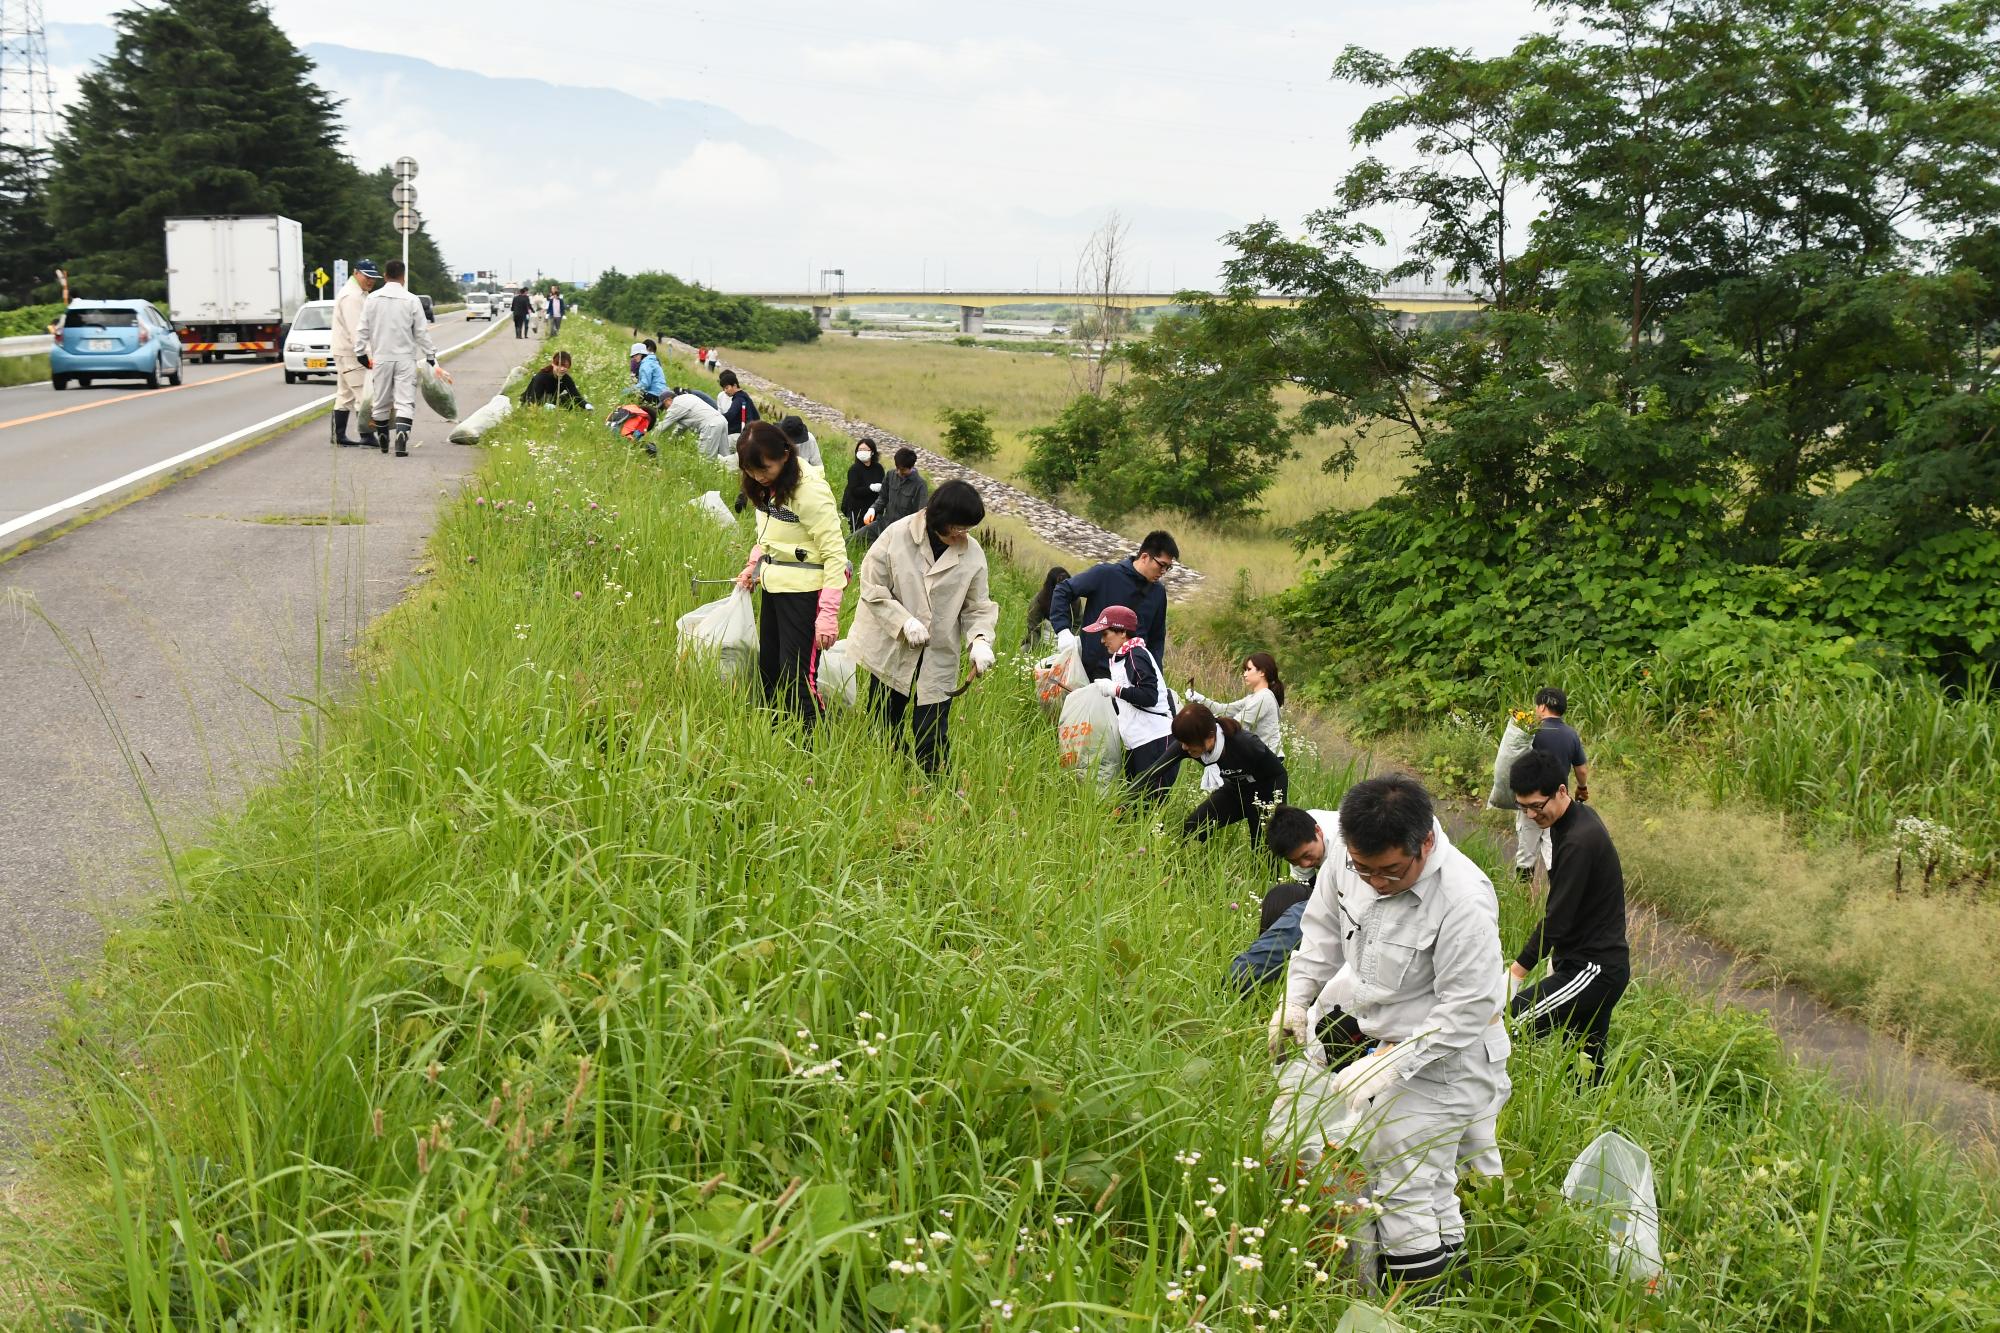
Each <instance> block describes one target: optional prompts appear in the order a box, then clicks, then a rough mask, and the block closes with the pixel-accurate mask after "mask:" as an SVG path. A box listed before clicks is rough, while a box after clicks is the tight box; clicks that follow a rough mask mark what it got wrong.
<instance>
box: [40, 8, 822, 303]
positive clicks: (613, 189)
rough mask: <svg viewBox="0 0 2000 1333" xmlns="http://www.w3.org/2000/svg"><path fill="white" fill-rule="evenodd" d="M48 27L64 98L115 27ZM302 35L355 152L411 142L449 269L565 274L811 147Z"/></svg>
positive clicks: (696, 213)
mask: <svg viewBox="0 0 2000 1333" xmlns="http://www.w3.org/2000/svg"><path fill="white" fill-rule="evenodd" d="M48 39H49V64H50V68H51V71H52V73H53V74H54V76H55V82H56V85H57V95H58V97H61V98H64V99H67V98H68V97H70V96H73V95H74V92H75V88H76V82H77V79H78V78H79V77H80V76H81V75H82V73H83V71H84V69H86V68H87V67H88V66H89V65H91V64H93V63H95V62H96V61H98V60H101V59H103V58H104V57H106V56H108V55H110V54H111V52H112V49H113V47H114V45H115V40H116V34H115V33H114V31H113V30H112V29H111V28H110V27H108V26H106V25H103V24H95V23H51V24H49V25H48ZM304 50H305V53H306V54H307V55H308V56H310V57H311V58H312V60H313V61H314V63H315V64H316V65H318V67H319V70H318V81H319V83H320V85H321V86H322V87H324V88H325V89H326V90H327V91H328V92H330V93H332V94H333V95H334V96H336V97H338V98H341V99H342V100H343V101H344V102H345V103H346V105H345V106H344V107H343V108H342V117H343V119H344V122H345V125H346V130H347V134H346V138H347V145H348V151H349V153H350V154H352V156H353V157H354V159H355V161H356V162H357V163H359V164H360V165H361V166H362V167H363V168H364V169H370V168H374V167H376V166H380V165H382V164H383V163H386V162H390V161H393V160H394V159H395V158H396V157H398V156H400V155H401V154H404V153H409V154H411V155H413V156H414V157H416V159H417V161H418V163H419V167H420V174H419V176H418V179H417V193H418V207H419V208H420V209H421V211H422V212H423V214H424V219H425V223H426V225H427V226H428V227H429V229H430V232H431V234H432V236H434V237H435V238H436V239H437V241H438V244H439V245H440V246H441V247H443V249H444V251H445V254H446V256H447V258H449V260H450V261H451V263H452V264H453V266H454V267H456V268H460V269H498V270H503V271H511V272H518V273H519V274H520V275H522V276H526V275H528V274H531V273H533V272H534V271H536V269H537V268H539V269H540V270H541V271H544V272H547V273H549V274H552V275H554V276H557V277H562V278H568V277H569V276H570V274H571V268H572V265H573V264H574V266H575V267H576V269H577V275H578V276H579V277H583V278H589V277H590V276H592V275H593V274H594V273H595V272H596V271H597V269H598V268H600V267H602V266H604V265H606V264H610V263H613V262H616V261H618V260H619V259H620V257H621V256H628V255H629V252H630V251H631V250H632V249H633V246H632V244H631V234H632V229H633V218H634V216H635V215H639V216H675V215H680V216H689V217H696V218H700V217H705V216H707V214H708V212H709V210H710V206H711V202H712V201H711V198H710V195H711V192H712V191H719V190H720V188H721V186H722V184H723V182H724V180H725V179H726V178H727V177H728V176H729V174H730V173H732V172H734V173H754V176H755V177H756V178H759V179H763V178H770V177H772V176H774V175H775V174H776V173H780V172H791V171H795V170H799V169H802V168H805V167H808V166H810V165H812V164H813V163H814V162H816V161H818V160H820V159H821V158H822V157H823V153H822V151H821V150H820V149H819V148H818V147H817V146H815V145H813V144H810V143H807V142H805V141H803V140H801V139H798V138H796V137H794V136H792V135H789V134H786V133H784V132H783V131H781V130H775V129H771V128H769V127H767V126H763V125H756V124H752V123H751V122H749V121H746V120H744V119H742V118H741V117H739V116H737V115H736V114H735V113H733V112H730V111H726V110H724V109H723V108H721V107H719V106H715V105H713V104H711V103H707V102H695V101H686V100H681V99H675V98H659V99H652V100H649V99H646V98H642V97H635V96H632V95H631V94H629V93H622V92H618V91H616V90H614V89H610V88H578V87H570V86H566V85H561V84H556V83H550V82H546V81H544V80H541V79H519V78H496V77H494V76H491V75H487V74H481V73H478V72H476V71H472V70H462V69H447V68H445V67H443V66H440V65H435V64H432V63H430V62H429V61H425V60H419V59H416V58H414V57H411V56H403V55H390V54H387V53H384V52H381V51H363V50H357V49H355V48H353V47H347V46H334V45H328V44H325V43H313V44H310V45H308V46H306V47H305V48H304ZM738 178H739V179H741V176H740V175H739V177H738ZM652 244H656V245H657V247H658V252H657V253H656V255H655V256H654V257H653V258H651V259H641V260H639V261H638V262H639V263H641V264H651V265H656V266H665V267H672V266H674V265H675V262H676V260H682V261H683V263H682V264H681V267H682V268H683V269H685V268H687V267H688V265H687V264H686V262H685V259H686V256H685V255H684V254H677V253H676V249H677V247H676V246H675V244H674V239H673V237H672V236H671V235H670V234H661V235H660V236H659V237H658V239H657V241H656V242H653V243H652ZM625 262H626V266H627V267H631V266H632V264H633V261H632V260H631V259H630V258H626V260H625ZM689 276H691V277H697V278H698V277H701V276H703V275H701V274H699V273H693V272H690V273H689Z"/></svg>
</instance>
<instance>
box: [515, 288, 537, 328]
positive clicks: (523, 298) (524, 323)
mask: <svg viewBox="0 0 2000 1333" xmlns="http://www.w3.org/2000/svg"><path fill="white" fill-rule="evenodd" d="M513 309H514V336H515V337H516V338H525V337H527V336H528V316H529V315H530V314H532V313H533V312H534V309H535V303H534V302H533V301H530V300H529V299H528V289H527V288H526V287H523V288H522V289H521V290H520V291H518V292H515V293H514V306H513Z"/></svg>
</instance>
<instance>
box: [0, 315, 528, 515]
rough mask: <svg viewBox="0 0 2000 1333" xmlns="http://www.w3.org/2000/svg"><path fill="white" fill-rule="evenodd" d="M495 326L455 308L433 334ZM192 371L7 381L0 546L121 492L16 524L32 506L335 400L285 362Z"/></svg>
mask: <svg viewBox="0 0 2000 1333" xmlns="http://www.w3.org/2000/svg"><path fill="white" fill-rule="evenodd" d="M487 327H488V326H487V325H486V323H485V322H484V321H479V322H474V323H471V324H468V323H467V322H466V319H465V316H464V314H463V312H453V313H451V314H446V315H440V316H439V317H438V321H437V324H436V325H435V326H434V327H433V329H432V339H433V341H435V342H436V343H437V345H438V348H439V349H440V350H444V349H447V348H450V347H452V346H454V345H455V344H458V343H460V342H463V341H464V340H465V339H467V338H474V337H478V336H479V335H480V334H481V333H483V332H485V331H486V329H487ZM183 378H184V380H185V382H184V383H183V384H182V385H181V386H180V387H179V388H164V389H148V388H146V387H145V385H144V384H142V383H140V382H139V381H136V380H129V381H128V380H120V381H114V382H110V383H105V384H94V385H91V386H90V387H89V388H76V387H72V388H68V389H65V390H63V391H62V392H61V393H58V392H56V391H55V390H54V389H51V388H50V387H49V385H48V382H47V381H46V380H44V381H42V382H40V383H37V384H23V385H19V386H17V387H14V388H11V389H0V551H4V550H6V549H8V548H9V547H12V546H14V545H16V544H18V543H19V542H21V541H23V540H25V539H27V538H29V537H32V536H34V535H35V534H36V533H37V532H41V531H45V530H47V529H48V528H51V527H54V526H57V525H59V524H62V523H66V522H68V521H70V520H71V519H73V518H75V517H76V515H77V514H78V513H79V512H84V511H86V510H88V508H89V507H90V506H91V505H93V504H95V505H102V504H104V503H107V502H109V501H110V500H113V499H115V498H116V495H117V493H118V492H117V491H114V492H112V493H110V494H108V495H105V496H100V497H93V498H92V500H90V501H88V502H86V503H85V504H83V505H81V506H78V507H75V508H71V509H65V510H60V511H58V512H55V513H51V514H46V515H43V516H41V517H39V518H37V519H35V520H33V521H31V522H29V523H26V524H24V525H22V526H19V527H14V528H13V529H12V530H11V531H9V530H7V529H9V528H10V526H11V525H14V524H16V523H18V522H19V520H20V519H21V518H22V517H23V516H24V515H28V514H33V513H36V512H37V511H39V510H43V509H46V508H49V507H51V506H55V505H59V504H61V503H62V502H63V501H65V500H68V499H70V498H72V497H75V496H78V495H82V494H85V493H87V492H89V491H91V490H92V489H94V488H96V487H98V486H102V485H104V484H106V483H108V482H113V481H117V480H118V479H120V478H123V477H127V476H130V475H131V474H132V473H135V472H140V471H143V470H144V469H146V468H148V467H151V466H152V465H154V464H156V463H159V462H162V461H163V460H166V459H170V458H174V457H176V456H178V455H180V454H182V453H184V452H186V451H188V450H191V449H195V448H197V447H199V446H201V445H203V444H206V443H208V442H209V441H211V440H214V439H216V438H218V437H220V436H223V435H226V434H228V433H230V432H232V431H235V430H240V429H242V428H244V427H247V426H252V425H255V424H256V423H259V422H263V421H268V420H270V419H271V418H272V417H276V416H280V415H282V414H283V413H285V412H289V411H292V410H294V409H297V408H301V407H305V406H307V405H309V404H312V403H315V402H318V401H320V400H330V396H331V395H332V393H333V381H332V380H331V379H311V380H306V381H303V382H301V383H298V384H287V383H285V375H284V367H283V366H282V365H280V364H278V363H277V362H253V361H242V360H232V361H223V362H219V363H217V364H214V365H198V364H196V363H195V362H194V361H192V360H190V361H189V363H188V366H187V370H186V373H185V375H184V377H183ZM420 410H421V409H420ZM150 480H151V479H150V478H139V479H136V480H134V481H133V482H132V483H130V484H131V485H132V486H139V485H143V484H146V483H147V482H148V481H150ZM119 489H120V490H123V489H125V488H123V487H121V488H119Z"/></svg>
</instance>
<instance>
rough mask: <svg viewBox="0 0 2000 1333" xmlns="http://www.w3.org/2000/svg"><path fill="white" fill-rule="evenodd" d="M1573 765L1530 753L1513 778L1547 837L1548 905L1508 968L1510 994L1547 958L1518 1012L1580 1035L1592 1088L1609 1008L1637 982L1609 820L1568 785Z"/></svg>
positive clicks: (1537, 1023)
mask: <svg viewBox="0 0 2000 1333" xmlns="http://www.w3.org/2000/svg"><path fill="white" fill-rule="evenodd" d="M1567 772H1568V766H1567V765H1565V764H1564V763H1563V761H1562V760H1561V759H1560V758H1558V757H1557V756H1555V755H1553V754H1549V753H1547V752H1545V751H1542V750H1530V751H1528V752H1527V753H1526V754H1524V755H1522V756H1521V757H1520V758H1519V759H1516V760H1515V761H1514V766H1513V767H1512V768H1511V769H1509V770H1508V771H1507V785H1508V786H1509V787H1511V788H1512V789H1513V792H1514V799H1515V800H1516V801H1518V802H1519V803H1520V810H1521V814H1522V815H1524V816H1526V817H1527V818H1529V819H1531V820H1533V821H1534V822H1535V825H1536V827H1537V828H1540V829H1546V830H1548V836H1549V845H1550V848H1551V850H1552V851H1553V857H1552V859H1551V861H1550V865H1549V896H1548V906H1547V908H1546V910H1545V911H1544V912H1543V913H1542V919H1541V920H1540V921H1539V922H1537V923H1536V925H1535V928H1534V929H1533V930H1532V931H1530V932H1528V939H1527V943H1525V944H1523V945H1522V946H1521V952H1520V953H1518V954H1516V955H1515V956H1514V962H1513V965H1512V966H1511V967H1509V968H1508V974H1509V975H1510V977H1511V978H1512V983H1511V985H1510V989H1511V988H1512V987H1513V986H1518V985H1520V984H1521V983H1522V982H1524V981H1526V980H1527V979H1528V974H1529V973H1531V972H1533V971H1534V970H1535V968H1536V966H1537V965H1539V964H1540V963H1541V961H1542V960H1543V959H1544V958H1546V959H1547V960H1548V963H1549V974H1548V976H1546V977H1544V978H1543V979H1542V980H1540V981H1538V982H1536V983H1535V984H1534V985H1532V986H1529V987H1527V988H1526V989H1524V990H1522V991H1521V992H1520V993H1519V994H1518V995H1515V996H1514V1001H1513V1015H1514V1017H1515V1018H1517V1019H1526V1020H1528V1021H1529V1022H1530V1023H1532V1024H1533V1027H1534V1033H1535V1035H1536V1036H1538V1037H1539V1036H1542V1035H1544V1034H1546V1033H1548V1032H1552V1031H1554V1030H1556V1029H1558V1028H1560V1029H1562V1030H1564V1031H1567V1032H1572V1033H1576V1034H1578V1035H1580V1036H1581V1037H1582V1038H1583V1052H1584V1054H1585V1055H1587V1056H1589V1057H1590V1077H1591V1080H1592V1081H1593V1082H1595V1081H1596V1080H1597V1079H1598V1078H1600V1077H1602V1076H1603V1072H1604V1043H1605V1038H1606V1037H1607V1036H1608V1035H1609V1034H1610V1031H1611V1010H1612V1007H1613V1006H1615V1005H1616V1004H1617V1003H1618V998H1619V997H1620V996H1621V995H1623V994H1624V993H1625V986H1626V984H1627V983H1628V982H1630V981H1631V979H1632V951H1631V949H1630V947H1629V946H1628V945H1627V943H1626V940H1625V872H1624V870H1623V869H1622V868H1621V867H1620V866H1619V864H1618V849H1617V848H1616V847H1614V846H1612V845H1611V832H1610V830H1608V829H1606V828H1605V827H1604V820H1603V819H1602V818H1600V817H1599V816H1598V813H1597V812H1596V811H1595V810H1593V809H1591V808H1590V807H1589V806H1587V805H1585V804H1584V803H1583V802H1581V801H1578V800H1573V799H1571V797H1570V794H1569V787H1568V785H1567V784H1566V783H1565V782H1564V781H1563V779H1564V778H1565V777H1566V776H1567Z"/></svg>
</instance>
